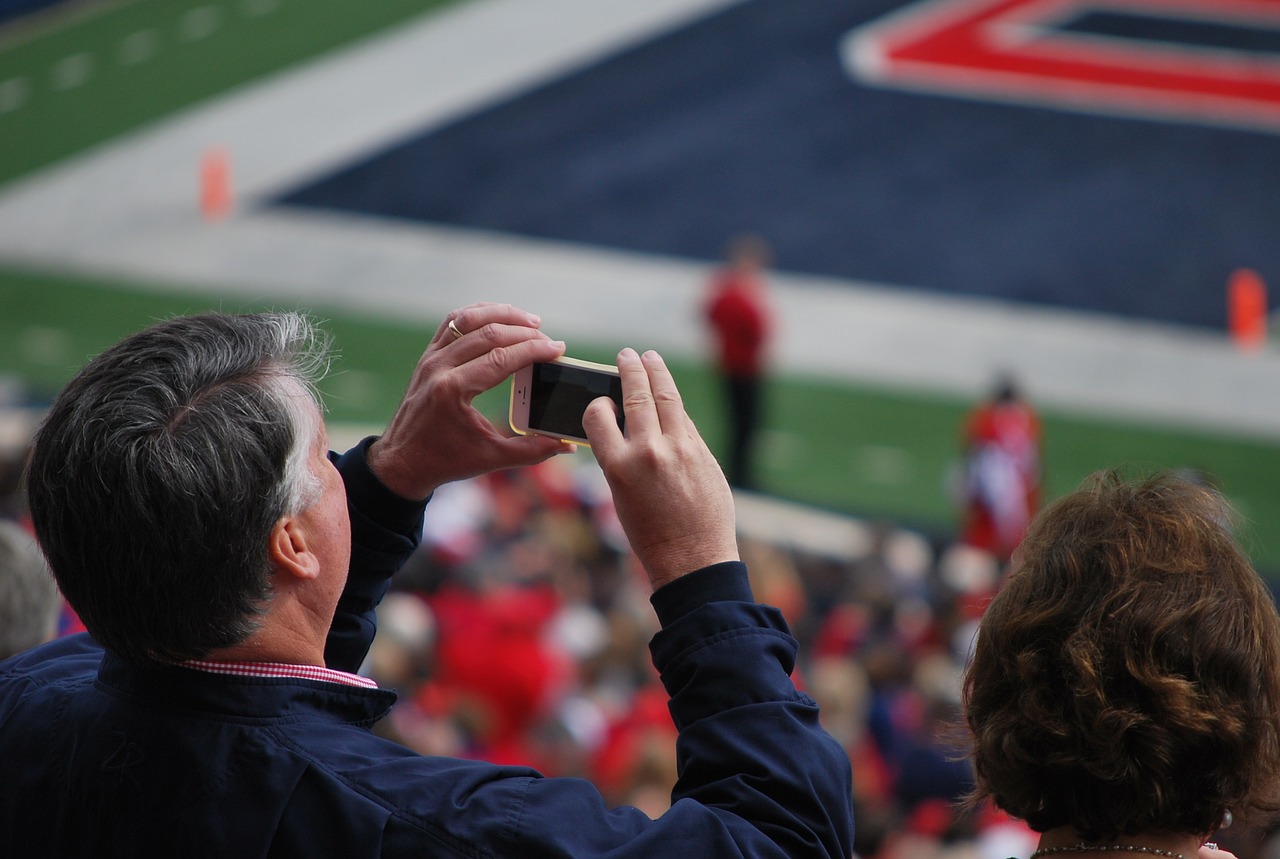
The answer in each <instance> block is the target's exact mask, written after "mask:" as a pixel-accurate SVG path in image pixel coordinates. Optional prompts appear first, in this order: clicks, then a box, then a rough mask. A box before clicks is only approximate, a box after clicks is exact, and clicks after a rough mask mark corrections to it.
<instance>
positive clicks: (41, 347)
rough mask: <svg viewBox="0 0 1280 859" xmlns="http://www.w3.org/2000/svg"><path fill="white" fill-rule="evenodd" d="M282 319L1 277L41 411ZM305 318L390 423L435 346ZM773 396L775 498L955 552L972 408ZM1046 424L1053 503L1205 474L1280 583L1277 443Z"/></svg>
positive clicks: (21, 372)
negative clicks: (171, 346)
mask: <svg viewBox="0 0 1280 859" xmlns="http://www.w3.org/2000/svg"><path fill="white" fill-rule="evenodd" d="M269 306H270V305H267V304H264V303H261V302H257V303H237V302H234V301H231V300H228V299H227V298H225V297H223V296H219V295H217V294H216V293H214V292H212V291H211V292H209V293H207V294H194V293H190V292H186V291H181V292H179V291H173V292H166V291H164V290H163V289H162V288H161V289H157V290H143V289H139V288H137V287H134V286H130V285H128V284H120V283H108V282H95V281H90V280H85V279H76V278H68V277H57V276H51V275H48V274H41V273H36V272H24V271H20V270H15V269H0V374H8V375H10V376H11V377H13V378H14V379H16V380H19V381H20V383H21V384H22V385H24V386H25V387H26V389H27V391H28V392H29V396H30V397H31V398H33V399H35V400H42V399H47V398H48V397H49V396H51V395H52V394H53V393H54V392H55V391H56V390H57V388H58V387H59V386H60V385H61V384H62V383H63V382H65V381H66V379H67V378H69V377H70V375H71V374H72V373H73V372H74V371H75V370H76V369H77V368H78V367H79V366H81V365H82V364H83V363H84V362H85V361H86V360H87V359H88V358H89V357H90V356H92V355H94V354H96V353H97V352H99V351H101V350H102V349H103V348H105V347H106V346H107V345H109V344H110V343H112V342H114V341H115V340H117V339H119V338H120V337H122V336H124V335H126V334H128V333H130V332H132V331H136V330H138V329H139V328H142V327H144V326H146V325H148V324H150V323H151V322H153V321H155V320H158V319H162V318H165V317H167V316H171V315H174V314H179V313H190V312H197V311H200V310H205V309H221V310H226V311H242V310H260V309H267V308H268V307H269ZM276 307H278V305H276ZM303 309H304V310H306V311H307V312H309V313H311V314H312V315H314V316H316V317H317V318H319V319H321V320H323V321H324V322H325V327H326V328H327V329H328V330H329V331H330V332H331V333H332V334H333V335H334V338H335V341H336V345H337V347H338V349H339V355H338V359H337V361H336V362H335V365H334V372H333V374H332V375H331V376H330V378H329V379H328V380H327V381H326V383H325V385H324V386H323V389H324V393H325V396H326V400H327V404H328V407H329V412H330V419H331V421H333V422H348V423H360V424H375V425H377V424H382V423H384V422H385V421H386V420H387V419H388V418H389V417H390V415H391V413H392V411H393V410H394V408H395V405H396V403H397V402H398V399H399V397H400V395H401V394H402V392H403V390H404V386H405V384H406V383H407V380H408V376H409V373H410V371H411V370H412V368H413V366H414V364H415V362H416V361H417V358H418V356H419V354H420V352H421V350H422V349H423V348H424V346H425V344H426V341H427V339H428V338H429V337H430V333H431V332H430V331H424V330H422V329H421V328H418V327H411V326H407V325H405V324H403V323H400V322H396V321H395V320H387V319H382V318H378V317H374V316H358V315H353V314H350V313H349V312H346V311H337V310H334V309H332V308H325V307H307V308H303ZM610 352H611V349H606V348H604V347H603V346H601V347H599V348H596V349H591V348H587V349H585V350H584V351H582V352H581V353H579V354H578V357H583V358H588V359H593V360H608V359H609V358H610ZM673 371H674V373H675V374H676V378H677V380H678V381H679V383H680V386H681V389H682V392H683V394H684V396H685V399H686V402H687V405H688V408H689V411H690V413H691V414H692V415H693V416H694V419H695V420H696V421H697V423H698V425H699V426H700V427H701V429H702V432H703V434H704V435H705V436H706V437H707V439H708V441H709V442H710V443H711V445H712V447H713V449H716V450H720V449H721V448H722V444H723V438H724V426H723V420H722V415H721V406H720V402H719V397H718V391H717V388H716V385H715V380H714V378H713V376H712V375H711V373H710V371H709V368H708V367H706V366H705V365H703V364H701V363H692V362H673ZM769 394H770V395H769V415H768V420H767V423H768V431H767V433H766V434H765V437H764V438H763V439H762V445H761V448H762V449H761V456H760V478H761V483H762V488H763V489H765V490H767V491H769V492H771V493H773V494H777V495H779V496H782V497H786V498H790V499H794V500H797V501H803V502H807V503H810V504H813V505H816V506H819V507H822V508H826V509H832V510H838V511H843V512H847V513H851V514H854V515H859V516H865V517H885V518H891V519H895V520H900V521H903V522H905V523H908V524H911V525H914V526H917V527H920V528H922V529H924V530H925V531H926V532H928V533H930V534H931V535H933V536H935V537H938V538H940V539H945V538H946V537H947V536H948V535H949V534H950V533H951V531H952V529H953V528H954V520H955V517H954V508H953V506H952V503H951V500H950V495H949V491H948V485H949V484H948V482H949V479H950V477H951V475H952V473H953V470H954V468H955V466H956V461H957V460H956V453H957V438H958V428H959V426H960V423H961V421H962V419H963V416H964V413H965V410H966V409H967V408H968V406H969V404H968V403H966V402H963V401H960V400H958V399H954V398H948V397H944V396H928V395H922V394H908V393H903V392H901V391H892V390H885V389H880V388H875V387H868V386H858V385H848V384H838V383H835V382H830V381H824V380H817V379H811V378H794V377H787V378H777V379H774V380H773V381H772V383H771V388H770V392H769ZM506 397H507V392H506V390H505V387H500V388H499V389H497V390H495V391H493V392H490V393H489V394H487V395H486V396H484V397H482V398H481V400H480V401H479V403H480V407H481V408H482V409H483V410H484V411H485V412H486V413H487V414H489V415H491V417H493V419H494V420H495V421H502V420H504V419H505V416H504V410H505V407H506ZM1044 421H1045V461H1046V488H1047V492H1046V495H1047V496H1048V497H1050V498H1052V497H1056V496H1058V495H1060V494H1062V493H1064V492H1066V491H1069V490H1070V489H1072V488H1073V487H1075V486H1076V485H1077V484H1078V483H1079V481H1080V480H1081V479H1083V478H1084V477H1085V476H1086V475H1088V474H1089V473H1090V472H1092V471H1095V470H1097V469H1100V468H1121V469H1124V470H1126V471H1129V472H1147V471H1152V470H1157V469H1174V468H1178V469H1195V470H1197V471H1199V472H1201V473H1203V474H1204V475H1206V476H1208V477H1209V478H1210V479H1212V480H1213V481H1214V482H1215V483H1217V484H1218V485H1219V486H1220V487H1221V488H1222V489H1223V491H1224V492H1225V493H1226V494H1227V496H1228V497H1229V498H1230V499H1231V500H1232V502H1233V503H1234V504H1235V505H1236V507H1237V508H1238V509H1239V510H1240V512H1241V513H1242V514H1243V516H1244V519H1245V522H1244V529H1243V533H1242V537H1243V538H1244V540H1245V542H1246V545H1248V546H1249V548H1250V550H1251V551H1252V553H1253V556H1254V558H1255V560H1256V561H1257V562H1258V563H1259V565H1260V566H1261V567H1262V568H1264V569H1266V570H1268V571H1277V572H1280V495H1277V493H1276V492H1275V486H1277V485H1280V449H1277V447H1276V446H1275V445H1274V444H1270V443H1266V442H1262V441H1255V440H1248V439H1239V438H1231V437H1227V436H1220V435H1213V434H1206V433H1199V432H1192V431H1183V430H1177V429H1172V428H1169V427H1159V426H1152V425H1140V424H1132V423H1123V422H1117V421H1113V420H1107V419H1104V418H1087V417H1080V416H1077V415H1066V414H1060V413H1056V412H1048V413H1046V414H1045V415H1044Z"/></svg>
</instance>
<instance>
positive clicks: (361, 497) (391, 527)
mask: <svg viewBox="0 0 1280 859" xmlns="http://www.w3.org/2000/svg"><path fill="white" fill-rule="evenodd" d="M373 441H374V438H373V437H370V438H366V439H365V440H364V441H362V442H360V444H358V445H356V446H355V447H353V448H352V449H351V450H349V451H347V452H346V453H344V454H342V455H341V456H337V455H335V454H333V453H330V454H329V459H330V460H331V461H332V462H333V463H334V465H335V466H337V469H338V473H339V474H341V475H342V481H343V483H344V484H345V485H346V490H347V515H348V516H349V517H350V519H351V568H350V571H349V573H348V575H347V584H346V586H345V587H344V588H343V591H342V596H341V597H340V598H339V599H338V608H337V612H336V613H335V614H334V618H333V624H332V625H331V626H330V628H329V638H328V640H327V641H326V642H325V651H324V657H325V664H326V665H328V666H329V667H330V668H336V669H339V670H342V671H350V672H355V671H357V670H359V668H360V664H361V663H362V662H363V661H364V657H365V654H366V653H368V651H369V646H370V645H371V644H372V643H373V636H374V633H375V632H376V631H377V623H376V619H375V616H374V609H376V608H377V606H378V603H380V602H382V598H383V597H384V596H386V593H387V589H388V588H389V587H390V585H391V577H392V575H393V574H394V573H395V572H396V571H397V570H399V569H400V567H401V566H403V565H404V562H405V561H407V560H408V559H409V556H410V555H411V554H413V552H414V550H415V549H417V547H418V543H419V542H420V540H421V537H422V514H423V511H424V510H425V508H426V502H425V501H423V502H416V501H408V500H406V499H404V498H401V497H400V496H399V495H396V494H395V493H394V492H392V491H391V490H390V489H387V488H386V487H385V486H383V485H382V482H381V481H380V480H378V478H377V477H375V476H374V474H373V472H372V471H370V470H369V463H368V461H367V460H366V454H367V452H368V449H369V445H370V444H372V443H373Z"/></svg>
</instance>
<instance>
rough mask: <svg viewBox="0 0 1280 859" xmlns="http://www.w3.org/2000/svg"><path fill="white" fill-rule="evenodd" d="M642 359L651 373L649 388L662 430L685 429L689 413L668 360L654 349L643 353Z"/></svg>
mask: <svg viewBox="0 0 1280 859" xmlns="http://www.w3.org/2000/svg"><path fill="white" fill-rule="evenodd" d="M640 360H641V361H642V362H643V363H644V367H645V370H646V372H648V374H649V388H650V391H651V392H652V394H653V402H654V409H655V411H656V412H657V415H658V422H659V424H661V426H662V431H663V432H664V433H671V432H674V431H675V430H677V429H684V428H685V426H686V425H687V423H686V422H687V420H688V415H687V414H686V413H685V410H684V401H683V400H682V399H681V397H680V389H679V388H677V387H676V380H675V378H674V377H673V376H672V375H671V371H670V370H669V369H667V364H666V362H665V361H663V360H662V356H661V355H659V354H658V353H657V352H654V351H652V350H650V351H648V352H645V353H644V354H643V355H641V356H640Z"/></svg>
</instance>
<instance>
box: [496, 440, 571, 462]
mask: <svg viewBox="0 0 1280 859" xmlns="http://www.w3.org/2000/svg"><path fill="white" fill-rule="evenodd" d="M501 446H502V447H503V448H504V452H503V454H504V455H503V458H502V461H503V463H504V465H505V466H506V467H519V466H522V465H537V464H538V463H539V462H542V461H543V460H546V459H550V458H551V457H553V456H556V455H558V454H562V453H574V452H576V451H577V449H578V446H577V445H576V444H573V443H572V442H567V441H560V440H559V439H554V438H548V437H546V436H540V435H527V436H520V435H517V436H511V437H508V438H505V439H503V441H502V442H501Z"/></svg>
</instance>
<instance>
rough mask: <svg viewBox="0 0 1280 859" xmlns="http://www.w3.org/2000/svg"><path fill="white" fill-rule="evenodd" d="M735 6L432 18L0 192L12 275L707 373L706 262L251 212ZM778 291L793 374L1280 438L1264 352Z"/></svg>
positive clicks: (482, 8)
mask: <svg viewBox="0 0 1280 859" xmlns="http://www.w3.org/2000/svg"><path fill="white" fill-rule="evenodd" d="M734 2H740V0H647V2H645V3H631V2H622V0H477V2H472V3H468V4H464V5H462V6H459V7H456V8H453V9H449V10H446V11H445V12H442V13H439V14H436V15H433V16H427V17H424V18H423V19H421V20H419V21H418V22H417V23H411V24H409V25H407V26H405V27H403V28H400V29H397V30H395V31H394V32H392V33H390V34H387V35H383V36H380V37H377V38H374V39H370V40H366V41H364V42H362V43H360V44H359V45H356V46H354V47H352V48H350V49H348V50H345V51H342V52H340V53H337V54H335V55H333V56H331V57H329V58H327V59H321V60H319V61H317V62H315V63H311V64H309V65H307V66H304V67H299V68H297V69H295V70H291V71H288V72H285V73H282V74H280V75H277V76H275V77H273V78H271V79H268V80H266V81H263V82H261V83H258V84H255V85H252V86H249V87H246V88H244V89H242V90H240V91H238V92H235V93H231V94H229V95H227V96H226V97H223V98H220V99H217V100H214V101H211V102H210V103H208V104H206V105H204V106H199V107H197V108H194V109H192V110H188V111H184V112H182V113H180V114H178V115H176V116H174V117H172V118H171V119H168V120H165V121H163V122H160V123H157V124H156V125H154V126H152V127H150V128H148V129H143V130H141V131H139V132H137V133H134V134H130V135H127V136H125V137H122V138H120V139H118V140H116V141H112V142H111V143H108V144H107V145H104V146H102V147H99V148H97V149H95V150H93V151H91V152H89V153H86V154H84V155H82V156H80V157H77V158H75V159H71V160H68V161H67V162H64V163H63V164H60V165H56V166H54V167H52V168H50V169H48V170H45V171H42V172H41V173H39V174H37V175H34V176H31V177H29V178H27V179H24V180H20V181H18V182H15V183H11V184H9V185H7V186H5V187H4V188H3V189H0V192H2V193H0V259H3V260H6V261H9V262H13V263H20V264H24V265H31V266H36V267H40V268H44V269H49V270H55V271H66V272H80V273H84V274H89V275H96V276H108V277H125V278H129V279H135V280H138V281H140V282H144V283H151V284H154V285H155V286H156V288H158V289H159V288H164V289H173V288H182V287H188V288H199V289H206V290H207V289H219V290H221V291H223V292H225V293H227V294H228V295H233V294H234V295H237V296H242V297H243V296H252V297H255V298H265V299H268V300H272V301H279V302H281V303H285V302H289V303H302V304H311V305H317V306H323V305H339V306H344V307H353V308H357V309H359V310H361V311H364V312H367V313H371V314H382V315H387V316H392V317H395V318H401V319H418V320H421V321H422V323H423V325H424V327H428V328H429V329H434V326H435V324H436V323H437V322H438V321H439V318H440V317H441V315H442V314H444V313H445V312H447V311H448V310H449V309H451V308H453V307H455V306H457V305H459V304H463V303H467V302H470V301H474V300H480V299H489V300H498V301H511V302H513V303H516V304H519V305H521V306H523V307H526V308H528V309H530V310H534V311H536V312H538V313H539V314H540V315H542V317H543V318H544V327H545V328H546V330H548V332H549V333H551V334H552V335H553V336H556V337H560V338H563V339H566V340H569V341H570V347H571V348H572V346H573V343H574V342H583V343H586V342H589V343H591V344H592V345H606V344H617V345H623V344H627V345H633V346H637V347H639V348H648V347H654V348H660V349H663V350H664V351H667V352H669V353H671V354H673V355H679V356H684V357H688V356H698V355H701V354H703V353H704V348H705V347H704V345H703V339H704V338H703V333H702V330H701V328H700V326H699V325H698V320H697V313H696V311H697V307H698V303H699V302H700V300H701V297H702V287H703V282H704V279H705V276H706V273H707V266H706V265H705V264H701V263H695V262H690V261H687V260H679V259H668V258H660V257H655V256H650V255H643V254H634V253H626V252H620V251H611V250H604V249H598V248H588V247H583V246H578V245H571V244H567V243H559V242H548V241H535V240H530V239H525V238H520V237H514V236H501V235H494V234H487V233H482V232H477V231H464V230H458V229H452V228H446V227H438V226H423V225H417V224H405V223H398V222H396V223H391V222H387V221H383V220H380V219H374V218H358V217H350V216H340V215H334V214H326V213H308V212H296V211H281V210H271V209H258V208H256V207H255V201H256V200H260V199H262V198H263V197H264V196H267V195H271V194H274V193H278V192H280V191H282V190H285V189H288V188H291V187H294V186H296V185H297V184H299V183H301V182H304V181H306V180H308V179H309V178H312V177H314V176H317V175H322V174H324V173H325V172H327V171H329V170H331V169H332V168H334V167H335V166H338V165H341V164H344V163H347V162H348V161H350V160H351V159H353V158H356V157H359V156H361V155H365V154H368V153H370V152H373V151H376V150H377V149H378V148H380V147H382V146H385V145H386V143H387V142H388V141H390V140H394V139H397V138H399V137H402V136H404V135H407V134H410V133H419V132H421V131H422V130H423V129H425V128H428V127H432V126H438V125H440V124H443V123H446V122H448V121H450V120H451V119H454V118H456V117H458V116H459V115H462V114H465V113H466V112H469V111H473V110H475V109H477V108H479V107H482V106H485V105H488V104H492V103H494V102H496V101H499V100H501V99H503V98H506V97H509V96H510V95H512V94H513V93H515V92H518V91H521V90H523V89H525V88H527V87H530V86H532V85H535V84H536V83H538V82H541V81H546V80H550V79H554V78H555V77H557V76H559V75H562V74H564V73H565V72H567V71H569V70H571V69H573V68H575V67H579V66H581V65H582V64H584V63H589V62H590V61H592V60H593V59H596V58H599V57H602V56H607V55H608V54H610V53H612V52H614V51H616V50H617V49H618V48H619V47H621V46H623V45H626V44H630V43H634V42H636V41H640V40H643V39H644V38H647V37H649V36H651V35H653V34H655V33H658V32H661V31H662V30H664V29H667V28H671V27H675V26H678V25H679V24H680V23H682V22H684V21H686V20H689V19H693V18H696V17H698V16H701V15H705V14H709V13H710V12H713V11H715V10H718V9H721V8H724V7H727V6H729V5H732V3H734ZM834 49H835V46H833V50H834ZM213 145H222V146H225V147H226V148H227V150H228V151H229V153H230V155H231V158H232V177H233V183H234V186H235V191H236V195H237V205H238V208H237V211H236V212H235V213H234V214H233V215H232V216H231V217H230V218H229V219H228V220H226V221H225V222H221V223H216V224H208V223H205V222H204V221H203V220H202V219H201V218H200V216H199V213H198V206H197V200H198V182H197V173H198V164H199V160H200V157H201V155H202V153H204V152H206V151H207V150H208V148H209V147H210V146H213ZM775 283H776V286H777V290H776V298H777V303H778V305H779V315H780V326H781V330H780V332H779V333H780V338H779V346H778V353H777V364H778V367H779V369H780V370H782V371H784V372H802V373H806V374H814V375H819V376H825V377H835V378H840V379H849V380H854V381H860V382H869V383H876V384H884V385H886V386H906V387H911V388H917V389H923V390H928V391H935V392H942V393H949V394H953V395H959V396H965V397H973V396H976V395H977V394H978V393H979V392H981V391H983V390H985V389H986V387H987V386H988V385H989V383H990V381H991V377H992V375H993V374H994V373H995V372H996V371H998V370H1001V369H1006V368H1011V369H1013V370H1015V371H1016V372H1017V373H1018V375H1019V376H1020V377H1021V378H1022V380H1023V382H1024V384H1025V387H1026V388H1027V390H1028V393H1029V394H1030V395H1031V396H1032V397H1033V398H1034V399H1035V400H1036V401H1037V402H1038V403H1041V404H1042V405H1044V406H1046V407H1050V408H1061V409H1069V410H1072V411H1076V412H1080V411H1084V412H1093V413H1098V414H1106V415H1111V416H1119V417H1125V418H1133V419H1141V420H1148V421H1157V422H1162V423H1167V424H1169V425H1172V426H1184V427H1194V428H1200V429H1210V430H1219V431H1225V432H1230V433H1233V434H1244V435H1247V436H1252V437H1259V438H1263V439H1269V440H1280V394H1278V393H1277V390H1276V388H1277V385H1276V379H1278V378H1280V354H1277V353H1276V352H1274V351H1271V350H1267V351H1264V352H1261V353H1259V354H1244V353H1241V352H1239V351H1238V350H1236V349H1235V348H1234V347H1233V346H1232V345H1231V344H1230V343H1229V342H1228V341H1227V339H1226V337H1225V336H1221V335H1217V334H1214V333H1211V332H1202V331H1194V330H1186V329H1183V328H1180V327H1176V326H1165V325H1159V324H1155V323H1142V322H1127V321H1122V320H1118V319H1115V318H1111V317H1106V316H1102V315H1094V314H1087V313H1071V312H1057V311H1054V312H1050V311H1045V310H1039V309H1031V308H1023V307H1016V306H1012V305H1007V304H1003V303H999V302H994V301H983V300H974V299H960V298H955V297H950V296H943V295H937V294H930V293H923V292H912V291H907V290H897V289H891V288H888V287H886V286H881V285H875V284H852V283H848V282H845V281H838V280H836V279H832V278H819V277H809V276H802V275H792V274H787V273H779V274H778V275H777V276H776V278H775ZM1224 294H1225V284H1224Z"/></svg>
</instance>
